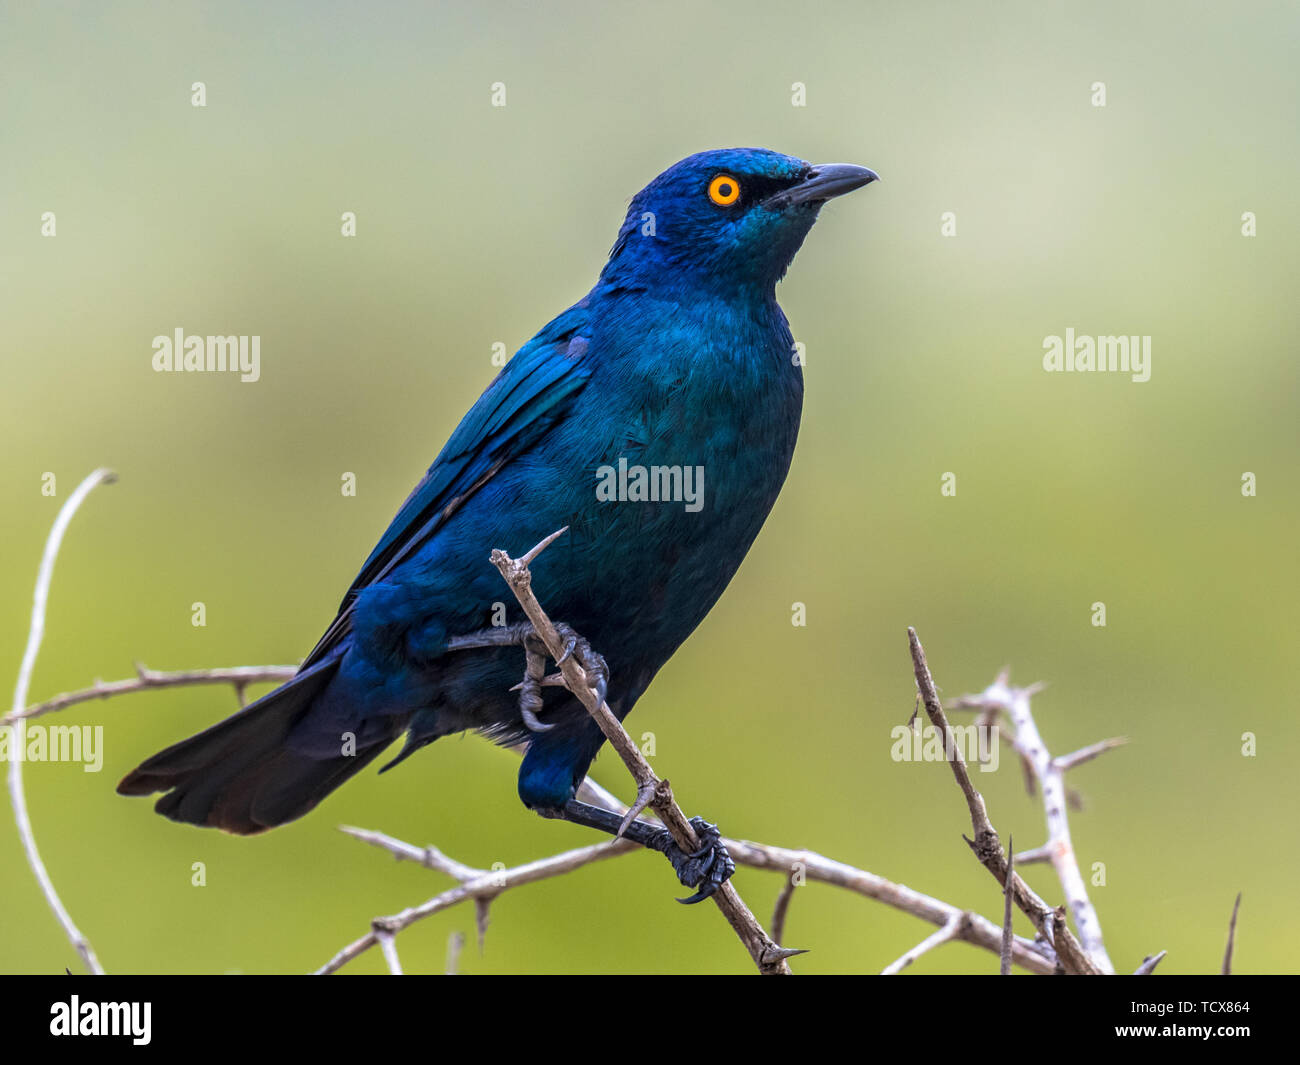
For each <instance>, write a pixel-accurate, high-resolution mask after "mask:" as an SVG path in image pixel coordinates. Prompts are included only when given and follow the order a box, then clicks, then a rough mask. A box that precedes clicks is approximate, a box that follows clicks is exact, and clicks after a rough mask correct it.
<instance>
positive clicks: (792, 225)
mask: <svg viewBox="0 0 1300 1065" xmlns="http://www.w3.org/2000/svg"><path fill="white" fill-rule="evenodd" d="M875 180H877V177H876V175H875V174H874V173H873V172H872V171H870V170H868V169H866V168H865V167H861V166H851V165H849V164H846V163H828V164H817V165H814V164H811V163H806V162H804V161H803V160H802V159H796V158H794V157H793V156H789V155H781V154H780V153H779V152H772V151H768V150H766V149H764V148H728V149H723V150H719V151H710V152H700V153H698V154H697V155H692V156H688V157H687V158H685V159H683V160H682V161H681V162H680V163H677V164H676V165H674V166H671V167H669V168H668V169H667V170H665V171H664V172H663V173H662V174H660V175H659V176H658V177H657V178H655V179H654V181H652V182H650V184H649V185H647V186H646V187H645V188H644V189H642V190H641V191H640V192H639V193H637V194H636V196H635V197H634V198H633V200H632V206H631V207H630V208H629V209H628V213H627V219H626V220H625V221H624V223H623V228H622V229H620V230H619V234H618V240H617V241H615V243H614V248H613V250H612V251H611V252H610V255H609V263H608V265H606V267H605V271H604V273H603V274H602V275H601V276H602V278H604V279H606V280H611V281H615V280H616V281H618V282H620V283H622V284H627V285H631V286H636V287H641V286H645V287H653V286H659V285H678V284H681V283H683V282H687V281H688V279H689V283H690V284H693V285H696V286H699V285H705V286H706V287H707V289H708V290H709V291H717V290H719V289H723V290H733V289H741V290H745V289H751V290H755V291H765V292H770V291H771V290H772V288H773V286H775V284H776V282H777V281H779V280H780V279H781V277H782V275H783V274H784V273H785V271H786V267H788V266H789V265H790V261H791V260H792V259H793V258H794V255H795V252H797V251H798V250H799V246H800V245H801V244H802V243H803V239H804V237H806V236H807V235H808V231H809V230H810V229H811V228H812V224H813V222H815V221H816V220H817V212H818V211H819V210H820V209H821V206H822V204H824V203H825V202H826V201H827V200H829V199H832V198H833V197H835V196H842V195H844V193H846V192H852V191H853V190H854V189H857V188H861V187H862V186H863V185H866V184H867V183H869V182H872V181H875Z"/></svg>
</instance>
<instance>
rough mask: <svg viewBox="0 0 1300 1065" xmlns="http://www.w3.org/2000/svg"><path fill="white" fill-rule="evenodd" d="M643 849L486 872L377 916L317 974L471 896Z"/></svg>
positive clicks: (612, 846) (374, 837) (378, 841)
mask: <svg viewBox="0 0 1300 1065" xmlns="http://www.w3.org/2000/svg"><path fill="white" fill-rule="evenodd" d="M359 832H360V830H352V832H351V833H350V834H352V835H357V836H358V838H365V839H366V842H369V843H374V844H375V845H376V846H380V847H383V848H384V849H386V850H389V851H391V852H393V853H398V852H399V851H400V852H401V853H398V856H399V857H403V858H409V860H411V861H415V862H420V864H425V863H424V860H423V858H422V857H415V855H416V854H419V855H422V854H423V853H424V852H423V848H419V847H412V846H411V845H410V844H409V843H402V842H401V841H400V840H394V839H392V838H391V837H389V836H385V835H383V833H380V832H374V833H370V834H369V836H368V837H363V836H361V835H359ZM640 849H641V848H640V847H639V846H638V845H637V844H635V843H633V842H632V841H631V840H625V839H614V840H609V841H607V842H604V843H596V844H593V845H592V846H590V847H579V848H578V849H577V850H571V851H565V852H564V853H562V854H556V855H554V856H552V857H550V858H543V859H541V860H540V861H536V862H528V863H527V864H526V865H517V866H515V867H514V868H513V869H504V870H501V871H493V872H486V873H483V874H482V875H481V876H476V877H474V878H473V879H472V880H466V881H464V882H462V883H460V884H459V885H457V886H456V887H454V888H451V889H450V890H448V891H444V892H442V894H440V895H435V896H434V897H433V898H431V899H429V900H428V901H427V902H424V903H421V904H420V905H419V906H413V907H410V908H408V909H405V910H402V911H401V912H400V913H396V914H393V915H392V916H390V917H377V918H375V920H374V921H372V922H371V928H370V931H369V932H367V933H366V934H365V935H364V936H362V937H361V938H360V939H357V940H355V941H354V942H352V943H349V944H348V945H347V946H346V947H344V948H343V949H342V950H341V951H339V952H338V953H337V954H336V955H334V957H333V958H331V959H330V960H329V961H328V962H326V963H325V964H324V965H322V966H321V967H320V968H319V969H317V970H316V973H317V975H321V976H323V975H326V974H328V973H333V972H337V971H338V970H339V969H341V968H342V967H343V966H344V965H346V964H347V963H348V962H350V961H352V959H353V958H356V957H358V956H359V955H361V954H364V953H365V952H366V951H367V950H369V949H370V948H371V947H374V946H377V945H378V943H379V937H380V935H381V934H383V933H388V934H392V935H396V934H397V933H398V932H401V931H402V930H403V929H406V928H409V927H410V926H411V925H413V924H415V922H416V921H419V920H421V919H423V918H425V917H430V916H432V915H433V914H435V913H441V912H442V911H443V910H446V909H449V908H450V907H452V906H455V905H457V904H458V903H461V902H466V901H468V900H470V899H473V900H476V901H477V900H483V901H487V902H491V901H492V899H494V898H496V897H497V896H498V895H500V894H501V893H502V892H503V891H508V890H509V889H510V888H514V887H519V886H520V885H522V884H531V883H534V882H536V881H538V880H546V879H549V878H550V877H553V876H561V875H563V874H564V873H568V872H572V871H573V870H574V869H580V868H582V867H583V866H584V865H589V864H590V863H591V862H593V861H599V860H600V859H602V858H613V857H614V856H615V855H618V854H626V853H627V852H628V851H631V850H640Z"/></svg>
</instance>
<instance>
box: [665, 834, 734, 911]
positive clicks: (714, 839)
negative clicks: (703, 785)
mask: <svg viewBox="0 0 1300 1065" xmlns="http://www.w3.org/2000/svg"><path fill="white" fill-rule="evenodd" d="M691 827H692V828H693V829H695V835H696V836H697V837H698V838H699V841H700V846H699V849H698V850H695V851H690V852H687V851H684V850H682V849H681V847H680V846H678V844H677V841H676V840H675V839H673V837H672V836H671V835H670V834H669V832H668V830H667V829H666V828H665V829H660V835H659V836H658V837H657V838H656V839H655V840H653V841H652V842H651V843H650V844H649V846H651V847H653V848H654V849H655V850H657V851H660V852H662V853H663V854H664V856H665V857H667V859H668V861H669V862H671V863H672V867H673V872H675V873H676V874H677V879H678V880H680V881H681V882H682V883H683V884H685V885H686V886H687V887H693V888H695V889H696V891H695V894H694V895H691V896H690V897H689V898H685V899H678V900H677V901H678V902H681V903H684V904H685V905H688V906H689V905H691V904H692V903H696V902H703V901H704V900H705V899H707V898H710V897H712V896H713V895H715V894H716V893H717V891H718V888H720V887H722V885H723V884H725V883H726V882H727V881H728V880H729V879H731V874H732V873H734V872H735V871H736V863H735V862H734V861H732V859H731V855H730V854H728V853H727V848H726V847H725V846H724V845H723V843H722V833H720V832H719V831H718V827H717V825H711V824H709V823H708V822H707V821H706V820H704V818H702V817H692V818H691Z"/></svg>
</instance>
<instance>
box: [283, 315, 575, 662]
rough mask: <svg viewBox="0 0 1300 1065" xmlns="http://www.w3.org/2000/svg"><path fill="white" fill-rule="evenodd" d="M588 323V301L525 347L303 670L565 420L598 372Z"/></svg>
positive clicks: (389, 535)
mask: <svg viewBox="0 0 1300 1065" xmlns="http://www.w3.org/2000/svg"><path fill="white" fill-rule="evenodd" d="M584 303H585V301H584ZM589 322H590V318H589V315H588V314H587V311H586V309H585V307H584V304H583V303H579V304H577V305H575V306H573V307H570V308H569V309H568V310H567V311H565V312H564V313H563V314H561V315H560V316H559V317H558V318H556V319H554V320H553V321H552V322H550V323H549V324H548V325H546V326H545V327H544V328H543V329H542V330H541V332H539V333H538V334H537V335H536V336H535V337H533V339H532V340H530V341H529V342H528V343H527V344H525V345H524V346H523V347H522V348H520V349H519V351H518V352H517V353H516V354H515V356H514V358H512V359H511V360H510V362H508V363H507V364H506V366H505V368H504V369H502V371H501V373H499V374H498V375H497V377H496V379H495V380H494V381H493V382H492V383H491V384H490V385H489V386H488V387H487V390H486V391H485V392H484V393H483V395H481V396H480V397H479V398H478V402H476V403H475V404H474V406H473V407H471V408H470V410H469V413H468V414H466V415H465V417H464V418H463V419H461V423H460V425H458V426H457V427H456V431H455V432H454V433H452V434H451V439H449V440H448V441H447V444H446V446H445V447H444V448H443V449H442V451H441V452H440V453H439V454H438V457H437V458H436V459H434V460H433V465H432V466H430V467H429V472H428V473H426V474H425V475H424V477H423V478H422V479H421V480H420V483H419V484H417V485H416V486H415V490H414V491H413V492H412V493H411V494H410V495H409V496H408V497H407V499H406V502H405V503H403V504H402V508H401V510H399V511H398V512H397V516H396V517H395V518H394V519H393V521H392V523H391V524H390V525H389V526H388V529H387V531H386V532H385V533H384V535H383V536H382V537H381V538H380V540H379V543H377V544H376V545H375V548H374V550H373V551H371V552H370V557H369V558H367V559H366V561H365V563H364V564H363V565H362V567H361V572H360V573H358V574H357V577H356V579H355V580H354V581H353V582H352V586H351V587H350V588H349V589H348V591H347V594H346V595H345V596H344V597H343V602H342V603H341V604H340V605H339V612H338V616H337V617H336V618H335V619H334V621H333V623H332V624H331V625H330V627H329V629H328V630H327V631H326V632H325V635H324V636H322V637H321V638H320V641H319V642H318V643H317V644H316V647H315V648H314V649H313V650H312V652H311V654H310V655H308V656H307V658H306V660H305V661H304V662H303V666H302V668H303V669H306V668H307V667H308V666H310V665H312V664H313V663H315V662H319V661H320V660H321V659H323V658H324V657H326V656H327V655H328V654H329V652H330V651H331V650H333V649H334V648H335V647H336V646H337V645H338V643H339V640H340V639H341V638H342V637H343V636H345V635H346V634H347V633H348V632H349V631H350V629H351V625H352V604H353V602H354V601H355V600H356V597H357V593H358V592H359V591H360V590H361V589H362V588H365V587H366V586H368V585H370V584H373V583H375V582H376V581H379V580H382V579H383V578H384V577H385V576H387V575H388V573H390V572H391V571H392V570H393V568H394V567H395V566H397V565H399V564H400V563H401V562H403V561H405V560H406V559H407V558H409V557H410V556H411V555H412V554H414V553H415V552H416V551H418V550H419V549H420V547H421V546H422V545H423V544H425V543H427V542H428V540H429V539H430V537H432V536H433V534H434V533H435V532H436V531H437V530H438V528H439V527H441V525H442V524H443V523H444V522H445V521H446V520H447V519H448V518H449V517H450V516H451V515H452V514H453V513H455V511H456V510H458V509H459V508H460V507H461V506H462V505H463V504H464V503H465V501H466V500H467V499H469V498H470V496H472V495H473V494H474V493H475V492H476V491H478V489H479V488H481V487H482V486H483V485H484V484H486V483H487V482H488V481H489V480H490V479H491V478H492V476H493V475H494V474H496V472H497V471H498V470H500V469H501V468H502V467H503V466H505V465H506V464H507V463H508V462H510V461H511V460H512V459H514V458H516V457H517V456H519V455H521V454H522V453H523V452H525V451H527V450H528V449H529V448H530V447H532V446H533V445H534V444H535V443H536V442H537V441H538V440H539V439H541V437H542V436H544V435H545V433H546V431H547V430H548V429H549V428H550V427H551V426H552V425H554V424H555V423H556V421H558V420H559V419H560V418H561V417H563V415H564V413H565V411H566V410H567V409H568V408H569V405H570V404H571V403H572V402H573V398H574V397H575V396H576V395H577V394H578V393H579V392H580V391H581V390H582V388H583V386H584V385H586V383H587V379H588V377H590V376H591V362H590V360H589V359H587V358H586V353H587V346H588V341H589V339H590V331H589Z"/></svg>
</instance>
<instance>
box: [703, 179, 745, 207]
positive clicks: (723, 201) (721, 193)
mask: <svg viewBox="0 0 1300 1065" xmlns="http://www.w3.org/2000/svg"><path fill="white" fill-rule="evenodd" d="M709 199H711V200H712V201H713V202H714V203H716V204H717V205H718V206H719V207H730V206H731V205H732V204H733V203H735V202H736V201H737V200H738V199H740V182H739V181H737V180H736V179H735V178H734V177H732V176H731V175H730V174H719V175H718V176H717V177H715V178H714V179H713V180H712V181H710V182H709Z"/></svg>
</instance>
